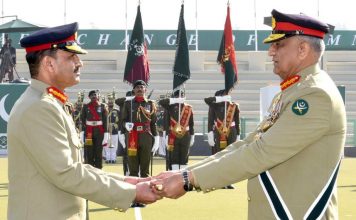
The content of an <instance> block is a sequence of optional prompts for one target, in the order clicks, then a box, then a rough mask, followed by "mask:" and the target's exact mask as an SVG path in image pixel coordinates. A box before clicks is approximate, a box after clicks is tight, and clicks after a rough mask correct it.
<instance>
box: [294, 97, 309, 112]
mask: <svg viewBox="0 0 356 220" xmlns="http://www.w3.org/2000/svg"><path fill="white" fill-rule="evenodd" d="M308 110H309V104H308V102H307V101H305V100H304V99H298V100H296V101H295V102H294V103H293V105H292V111H293V112H294V114H296V115H305V114H306V113H307V112H308Z"/></svg>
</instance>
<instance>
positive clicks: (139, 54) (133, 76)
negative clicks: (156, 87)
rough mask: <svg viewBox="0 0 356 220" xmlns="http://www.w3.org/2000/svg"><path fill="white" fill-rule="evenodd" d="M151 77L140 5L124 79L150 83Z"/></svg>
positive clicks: (129, 81)
mask: <svg viewBox="0 0 356 220" xmlns="http://www.w3.org/2000/svg"><path fill="white" fill-rule="evenodd" d="M149 79H150V71H149V66H148V60H147V46H146V42H145V35H144V33H143V25H142V18H141V11H140V6H138V7H137V14H136V20H135V24H134V28H133V30H132V34H131V39H130V44H129V47H128V52H127V59H126V65H125V72H124V81H126V82H128V83H130V84H133V83H134V82H135V81H136V80H143V81H145V82H146V83H148V81H149Z"/></svg>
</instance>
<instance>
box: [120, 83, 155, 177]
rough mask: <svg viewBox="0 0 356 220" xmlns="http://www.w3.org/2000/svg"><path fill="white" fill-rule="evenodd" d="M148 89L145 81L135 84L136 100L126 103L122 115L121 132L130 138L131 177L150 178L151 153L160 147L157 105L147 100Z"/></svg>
mask: <svg viewBox="0 0 356 220" xmlns="http://www.w3.org/2000/svg"><path fill="white" fill-rule="evenodd" d="M146 87H147V84H146V83H145V82H144V81H143V80H137V81H136V82H135V83H134V85H133V90H134V94H135V98H134V99H132V100H131V101H126V102H125V104H124V107H123V109H122V113H121V116H122V129H121V131H122V132H124V133H127V136H128V141H127V143H128V144H127V155H128V165H129V172H130V176H139V175H140V176H141V177H148V176H149V166H150V161H151V151H156V150H157V149H158V146H159V136H158V134H157V128H156V122H157V117H156V105H155V103H154V102H153V101H151V100H149V99H146V97H145V94H146ZM152 146H153V147H152Z"/></svg>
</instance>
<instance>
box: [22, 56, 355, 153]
mask: <svg viewBox="0 0 356 220" xmlns="http://www.w3.org/2000/svg"><path fill="white" fill-rule="evenodd" d="M174 56H175V51H172V50H150V51H148V59H149V64H150V72H151V79H150V84H149V88H148V90H149V91H151V90H154V92H153V94H152V97H151V98H152V99H157V98H159V96H160V95H163V94H167V93H169V92H171V90H172V84H173V82H172V67H173V62H174ZM17 57H18V63H17V67H16V68H17V71H18V72H19V74H20V76H22V77H27V78H29V74H28V70H27V64H26V61H25V59H24V51H23V50H18V55H17ZM216 57H217V51H190V69H191V79H190V80H188V81H187V83H186V86H185V88H186V94H187V100H188V103H190V104H192V105H193V108H194V112H195V115H194V119H195V124H196V131H197V132H199V133H205V132H206V130H205V129H206V128H204V127H206V126H205V123H206V118H207V111H208V107H207V105H206V104H205V103H204V101H203V98H205V97H207V96H211V95H213V93H214V91H216V90H217V89H222V88H223V87H224V77H223V75H222V74H221V72H220V66H219V65H218V64H217V62H216ZM236 58H237V61H238V71H239V73H238V75H239V83H238V85H237V86H236V87H235V89H234V91H233V93H232V97H233V100H235V101H237V102H238V103H239V104H240V109H241V117H242V120H243V123H242V126H244V128H243V131H246V132H247V131H249V130H251V129H253V128H254V126H255V125H256V124H257V122H258V119H259V97H260V95H259V89H260V88H261V87H265V86H268V85H278V84H279V78H278V77H277V76H276V75H275V74H273V72H272V69H273V64H272V62H271V60H270V58H269V57H268V55H267V52H266V51H260V52H255V51H242V52H237V53H236ZM81 59H82V60H83V62H84V67H83V69H82V71H81V83H80V84H79V85H76V86H74V87H72V88H70V89H68V90H67V91H66V92H67V93H68V95H69V97H70V99H71V100H72V101H75V100H76V98H77V93H78V92H79V91H83V90H84V91H86V92H88V91H90V90H92V89H100V91H101V93H102V94H105V95H106V94H107V93H109V92H111V91H112V90H113V89H114V90H115V91H116V92H117V96H118V97H120V96H124V95H125V93H126V91H127V90H129V89H130V86H129V85H128V84H126V83H124V82H123V71H124V68H125V62H126V51H119V50H89V53H88V54H87V55H83V56H81ZM321 65H322V68H323V69H325V70H327V71H328V73H329V74H330V76H331V77H332V78H333V79H334V80H335V82H336V84H337V85H343V86H345V87H346V103H347V104H346V110H347V116H348V135H347V137H348V138H347V145H349V146H356V139H355V137H354V130H356V80H353V79H354V78H355V77H354V75H355V74H356V51H326V53H325V55H324V57H323V59H322V61H321ZM85 97H86V96H85Z"/></svg>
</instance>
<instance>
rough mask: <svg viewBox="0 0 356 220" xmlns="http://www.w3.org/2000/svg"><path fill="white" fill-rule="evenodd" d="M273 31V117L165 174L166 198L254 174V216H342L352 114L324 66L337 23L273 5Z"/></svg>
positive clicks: (251, 208) (251, 186)
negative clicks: (342, 170)
mask: <svg viewBox="0 0 356 220" xmlns="http://www.w3.org/2000/svg"><path fill="white" fill-rule="evenodd" d="M272 28H273V31H272V34H271V35H270V36H269V37H268V38H266V39H265V40H264V42H265V43H271V44H270V48H269V52H268V54H269V55H270V56H271V57H272V62H273V65H274V68H273V72H274V73H275V74H277V75H279V76H280V78H281V81H282V82H281V92H280V93H279V94H277V95H276V96H275V98H274V100H273V102H272V105H271V108H270V110H269V115H268V116H267V117H266V118H265V119H264V120H263V121H262V122H261V123H260V124H259V126H258V127H257V128H256V130H255V131H254V132H252V133H251V134H249V135H248V136H247V137H246V138H245V139H244V140H241V141H237V142H235V143H233V144H231V145H229V146H228V147H227V148H226V149H225V150H223V151H220V152H219V153H217V154H215V155H213V156H211V157H208V158H207V159H205V160H203V161H201V162H198V163H196V164H194V165H192V166H190V167H188V168H187V169H188V171H183V172H180V173H179V172H178V173H177V172H176V173H169V172H166V173H164V174H161V176H160V178H162V177H168V176H170V177H168V178H165V179H163V180H160V181H157V182H156V184H163V188H161V186H160V187H158V188H159V189H160V190H161V191H160V192H161V195H166V196H169V197H174V198H176V197H179V196H181V195H183V194H184V193H185V190H184V189H186V190H190V189H191V188H192V187H191V186H192V185H194V186H195V187H196V188H197V189H201V190H202V191H204V192H210V191H213V190H214V189H216V188H219V187H222V186H224V185H227V184H231V183H235V182H239V181H242V180H245V179H248V207H249V209H248V216H249V219H338V209H337V204H338V202H337V184H336V179H337V174H338V170H339V165H340V161H341V158H342V155H343V149H344V143H345V137H346V113H345V107H344V103H343V100H342V97H341V95H340V93H339V91H338V89H337V87H336V85H335V83H334V82H333V80H332V79H331V78H330V76H329V75H328V74H327V73H326V72H324V71H323V70H321V69H320V67H319V64H318V62H319V61H320V58H321V56H322V54H323V52H324V49H325V44H324V42H323V38H324V36H325V34H326V33H328V32H329V26H328V25H327V24H325V23H322V22H320V21H318V20H316V19H314V18H311V17H309V16H306V15H304V14H283V13H280V12H278V11H276V10H273V11H272ZM182 179H183V181H182ZM183 183H184V184H183ZM173 184H174V187H173ZM184 185H185V187H184V189H182V188H183V186H184ZM241 211H242V210H241Z"/></svg>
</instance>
